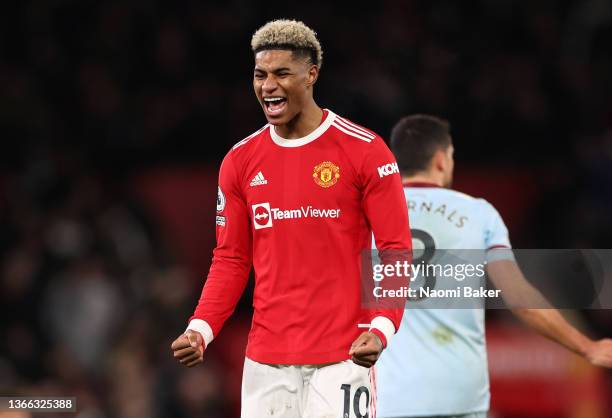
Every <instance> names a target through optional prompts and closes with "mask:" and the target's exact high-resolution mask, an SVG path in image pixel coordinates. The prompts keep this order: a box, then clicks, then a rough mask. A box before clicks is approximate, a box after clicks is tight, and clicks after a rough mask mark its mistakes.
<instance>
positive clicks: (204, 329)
mask: <svg viewBox="0 0 612 418" xmlns="http://www.w3.org/2000/svg"><path fill="white" fill-rule="evenodd" d="M188 329H190V330H192V331H197V332H199V333H200V334H202V338H204V342H205V343H206V347H208V345H209V344H210V343H211V342H212V340H213V339H214V338H215V336H214V335H213V332H212V328H211V327H210V325H208V322H206V321H204V320H202V319H192V320H191V321H190V322H189V325H188V326H187V330H188ZM187 330H185V331H187Z"/></svg>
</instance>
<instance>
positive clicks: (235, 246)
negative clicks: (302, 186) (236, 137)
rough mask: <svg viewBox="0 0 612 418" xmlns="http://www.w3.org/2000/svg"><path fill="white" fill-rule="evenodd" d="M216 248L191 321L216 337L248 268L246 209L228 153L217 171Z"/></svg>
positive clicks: (249, 242) (249, 267)
mask: <svg viewBox="0 0 612 418" xmlns="http://www.w3.org/2000/svg"><path fill="white" fill-rule="evenodd" d="M216 222H217V230H216V235H217V246H216V248H215V250H214V252H213V260H212V265H211V267H210V271H209V272H208V278H207V279H206V282H205V283H204V287H203V289H202V294H201V296H200V300H199V302H198V306H197V307H196V309H195V312H194V314H193V316H192V317H191V318H190V320H192V319H201V320H204V321H206V322H207V323H208V325H210V328H211V329H212V332H213V335H214V336H217V335H218V333H219V331H220V330H221V328H222V327H223V324H224V323H225V321H226V320H227V318H228V317H229V316H230V315H231V314H232V313H233V312H234V309H235V308H236V304H237V303H238V300H239V299H240V296H241V295H242V292H243V291H244V288H245V286H246V283H247V281H248V278H249V272H250V271H251V265H252V237H251V226H250V221H249V214H248V211H247V205H246V202H245V199H244V196H243V193H242V191H241V188H240V181H239V177H238V175H237V170H236V166H235V162H234V158H233V154H232V153H231V152H230V153H229V154H228V155H227V156H226V157H225V159H224V160H223V163H222V164H221V169H220V171H219V190H218V196H217V219H216Z"/></svg>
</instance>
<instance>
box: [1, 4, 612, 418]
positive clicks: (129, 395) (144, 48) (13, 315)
mask: <svg viewBox="0 0 612 418" xmlns="http://www.w3.org/2000/svg"><path fill="white" fill-rule="evenodd" d="M281 17H282V18H297V19H299V20H303V21H304V22H305V23H306V24H308V25H310V26H312V27H313V28H314V29H315V30H316V31H317V32H318V34H319V37H320V40H321V43H322V45H323V48H324V65H323V69H322V73H321V76H320V79H319V81H318V83H317V86H316V89H315V97H316V99H317V102H318V103H319V105H320V106H323V107H328V108H330V109H332V110H334V111H335V112H336V113H339V114H341V115H343V116H346V117H348V118H350V119H351V120H353V121H355V122H357V123H359V124H362V125H365V126H367V127H369V128H371V129H373V130H375V131H377V132H378V133H379V134H381V135H382V136H383V137H387V136H388V133H389V132H390V129H391V127H392V125H393V123H394V122H395V121H396V120H397V119H398V118H399V117H401V116H403V115H405V114H409V113H414V112H420V113H424V112H429V113H435V114H438V115H441V116H444V117H446V118H448V119H449V120H450V121H451V123H452V130H453V136H454V141H455V147H456V149H457V152H456V160H457V164H456V170H457V172H456V187H457V188H458V189H459V190H461V191H464V192H467V193H471V194H474V195H477V196H481V197H485V198H486V199H487V200H489V201H490V202H491V203H493V204H494V205H495V206H496V207H497V208H498V210H499V211H500V213H501V214H502V216H503V217H504V219H505V221H506V223H507V224H508V226H509V229H510V231H511V238H512V241H513V244H514V246H515V247H517V248H609V247H610V242H611V239H612V222H611V221H610V214H612V3H611V2H610V1H609V0H584V1H570V0H559V1H553V0H548V1H538V2H527V1H518V0H480V1H471V0H463V1H455V0H429V1H425V0H423V1H399V0H398V1H391V0H388V1H380V2H362V3H361V2H351V3H340V2H333V3H332V2H322V1H315V2H309V3H305V2H302V3H295V2H293V3H290V2H285V3H279V2H261V1H246V0H242V1H231V0H229V1H223V2H221V1H218V2H205V1H180V2H161V1H144V0H132V1H105V2H97V1H88V0H81V1H69V0H48V1H41V0H24V1H20V2H9V3H6V4H3V7H2V11H1V13H0V34H1V35H0V138H1V140H2V151H1V152H0V256H1V258H0V303H1V304H0V317H1V318H2V319H1V320H0V336H1V338H0V394H15V393H19V394H27V395H45V394H49V395H51V394H53V395H55V394H57V395H72V396H77V397H78V405H79V412H78V413H77V414H76V416H78V417H80V418H105V417H120V418H132V417H133V418H143V417H151V418H164V417H179V418H181V417H184V418H197V417H206V418H213V417H214V418H220V417H234V416H237V411H238V408H239V405H238V402H239V384H240V373H241V367H242V361H243V357H244V344H245V341H246V339H245V333H246V332H247V331H248V328H249V325H250V323H249V321H250V291H248V292H247V293H246V294H245V296H244V297H243V300H242V301H241V303H240V305H239V307H238V309H237V313H236V314H235V316H234V317H233V319H232V320H230V321H229V323H228V325H227V326H226V328H225V329H224V331H223V332H222V333H221V335H220V336H219V338H218V339H217V340H216V341H215V343H214V344H212V345H211V347H210V349H209V350H207V353H206V357H207V361H206V362H205V364H204V366H202V367H198V368H196V369H194V370H186V369H185V370H184V369H181V368H180V367H178V366H177V365H176V364H175V362H174V361H173V359H172V358H171V356H170V351H169V344H170V342H171V341H172V340H173V339H174V338H175V337H176V335H178V334H179V333H180V332H181V331H182V330H183V329H184V327H185V325H186V320H187V318H188V317H189V315H190V313H191V311H192V309H193V307H194V306H195V303H196V301H197V299H198V297H199V293H200V289H201V285H202V280H203V278H204V277H205V275H206V272H207V269H208V266H209V265H210V258H211V250H212V248H213V247H214V209H213V208H214V204H215V198H216V172H217V168H218V166H219V163H220V161H221V159H222V158H223V156H224V154H225V153H226V152H227V150H228V149H229V148H230V147H231V146H232V145H233V144H234V143H235V142H237V141H239V140H240V139H242V138H244V137H245V136H247V135H249V134H250V133H251V132H253V131H255V130H256V129H258V128H259V127H260V126H262V125H263V124H264V123H265V119H264V117H263V114H262V111H261V109H260V108H259V105H258V104H257V102H256V100H255V97H254V94H253V92H252V87H251V77H252V67H253V56H252V53H251V51H250V46H249V45H250V37H251V34H252V33H253V32H254V30H255V29H257V28H258V27H259V26H261V25H263V24H264V23H265V22H266V21H268V20H270V19H273V18H281ZM570 314H571V316H572V317H573V319H574V320H575V321H576V322H577V323H578V324H580V327H581V328H582V329H583V330H585V332H587V333H588V334H589V335H591V336H593V337H596V336H599V337H601V336H604V335H607V336H610V335H612V313H611V312H610V311H587V312H572V313H570ZM495 316H496V317H494V318H492V319H493V320H492V321H491V322H490V323H489V338H490V350H491V354H490V364H491V373H492V380H493V408H492V410H493V411H494V414H492V415H493V416H495V417H506V418H507V417H532V418H533V417H537V418H543V417H580V418H603V417H612V412H610V411H612V405H610V404H611V403H612V396H611V395H610V393H612V384H611V383H610V380H611V379H610V375H609V374H606V373H604V372H601V371H599V370H595V369H592V368H590V367H589V366H587V365H585V364H584V363H582V362H581V361H579V360H578V359H576V358H575V357H573V356H570V355H568V354H567V353H565V352H564V351H563V350H560V349H557V348H556V347H554V346H552V344H549V343H547V342H544V341H543V340H542V339H539V337H535V336H533V335H531V334H530V333H529V332H527V331H524V330H523V329H522V328H516V327H515V325H514V324H513V323H512V322H508V320H507V319H506V318H505V315H495ZM510 341H512V342H513V343H512V344H510ZM525 390H527V391H528V393H526V396H525V395H523V393H522V392H521V391H523V392H524V391H525ZM0 415H1V413H0ZM15 416H17V415H15ZM19 416H21V417H28V416H29V415H27V414H26V415H19ZM41 416H42V415H41ZM49 416H50V415H49Z"/></svg>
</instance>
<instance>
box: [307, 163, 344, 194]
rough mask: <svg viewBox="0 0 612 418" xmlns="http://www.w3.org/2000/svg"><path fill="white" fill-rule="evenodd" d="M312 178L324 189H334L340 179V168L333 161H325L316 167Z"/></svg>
mask: <svg viewBox="0 0 612 418" xmlns="http://www.w3.org/2000/svg"><path fill="white" fill-rule="evenodd" d="M312 178H313V180H314V182H315V183H316V184H317V185H319V186H321V187H323V188H328V187H332V186H333V185H334V184H336V183H337V182H338V179H339V178H340V167H338V166H337V165H336V164H334V163H332V162H331V161H323V162H322V163H321V164H319V165H316V166H315V168H314V171H313V173H312Z"/></svg>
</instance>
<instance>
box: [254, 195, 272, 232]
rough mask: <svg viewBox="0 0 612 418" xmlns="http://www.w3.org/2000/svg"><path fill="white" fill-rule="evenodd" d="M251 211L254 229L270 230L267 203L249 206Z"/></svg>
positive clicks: (270, 216)
mask: <svg viewBox="0 0 612 418" xmlns="http://www.w3.org/2000/svg"><path fill="white" fill-rule="evenodd" d="M251 208H252V209H253V226H254V227H255V229H263V228H270V227H271V226H272V212H271V210H270V204H269V203H267V202H266V203H259V204H257V205H253V206H251Z"/></svg>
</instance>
